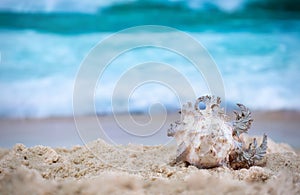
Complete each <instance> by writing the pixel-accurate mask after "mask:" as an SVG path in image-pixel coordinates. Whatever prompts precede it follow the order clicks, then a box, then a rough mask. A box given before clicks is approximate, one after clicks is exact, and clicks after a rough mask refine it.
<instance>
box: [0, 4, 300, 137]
mask: <svg viewBox="0 0 300 195" xmlns="http://www.w3.org/2000/svg"><path fill="white" fill-rule="evenodd" d="M136 25H166V26H170V27H173V28H177V29H179V30H182V31H185V32H187V33H188V34H190V35H191V36H193V37H194V38H195V39H196V40H198V41H199V42H200V43H201V44H202V45H203V46H204V47H205V48H206V49H207V50H208V52H209V53H210V54H211V56H212V57H213V58H214V60H215V62H216V64H217V65H218V67H219V69H220V72H221V75H222V76H223V80H224V85H225V92H226V101H227V104H228V105H229V107H230V106H231V105H233V103H236V102H241V103H244V104H245V105H247V106H249V107H250V108H251V109H252V110H258V111H262V112H265V111H267V112H269V111H283V110H284V111H292V112H298V111H299V110H300V3H299V2H297V1H293V0H227V1H223V0H187V1H185V0H153V1H150V0H129V1H125V0H85V1H77V0H39V1H36V0H1V2H0V52H1V63H0V91H1V95H0V117H1V118H2V119H16V118H17V119H24V118H49V117H52V118H53V117H62V116H63V117H71V116H72V114H73V110H72V95H73V94H72V92H73V84H74V79H75V77H76V73H77V71H78V69H79V66H80V63H81V62H82V60H83V59H84V57H85V56H86V55H87V54H88V52H89V51H90V50H91V49H92V48H93V47H94V46H95V45H96V44H97V43H98V42H99V41H101V40H103V39H104V38H106V37H107V36H109V35H111V34H112V33H114V32H117V31H119V30H122V29H124V28H128V27H133V26H136ZM149 36H151V35H149ZM182 44H183V45H184V44H185V43H182ZM100 60H101V59H100ZM149 60H152V61H158V62H165V63H168V64H172V65H174V67H176V68H177V69H178V70H179V71H180V72H182V73H183V74H185V75H186V76H187V77H188V79H189V80H190V82H191V83H192V84H193V86H195V87H197V86H199V88H200V89H197V90H196V91H197V93H199V94H197V95H199V96H200V95H203V94H206V93H207V89H205V84H203V83H202V84H201V82H200V83H199V78H200V77H201V75H200V76H199V73H197V72H195V71H193V70H190V69H189V67H190V65H189V64H188V62H186V60H185V59H183V58H180V57H178V56H176V55H175V54H173V53H171V52H167V51H161V50H159V49H149V48H148V49H147V48H144V49H140V50H136V51H131V52H128V54H125V55H124V56H120V58H118V59H117V60H116V61H114V62H113V63H112V64H111V66H110V67H109V68H108V69H107V70H106V73H105V77H104V78H103V80H102V82H103V84H102V87H99V89H97V91H96V97H95V100H96V102H95V106H96V110H97V113H99V114H110V113H111V108H110V107H111V105H110V98H111V94H112V89H113V84H114V82H116V81H117V80H118V78H119V76H120V74H121V72H120V67H122V68H123V69H124V70H126V68H129V67H130V66H132V65H134V64H138V63H141V62H144V61H149ZM140 74H141V75H142V74H147V72H145V71H144V72H143V70H141V72H140ZM145 95H146V96H147V98H145ZM120 101H122V100H120ZM157 101H160V102H162V103H164V104H165V106H166V108H167V109H168V110H170V111H173V110H177V109H179V108H180V105H179V102H178V101H177V99H176V98H175V96H174V94H172V93H171V92H170V91H169V90H167V89H166V88H164V87H161V86H156V85H147V86H145V88H140V89H138V90H137V91H136V93H135V94H133V97H132V99H131V100H130V105H131V107H130V109H131V110H132V111H133V112H137V113H144V112H147V108H148V106H149V105H150V104H152V103H154V102H157ZM125 111H126V110H124V108H122V107H120V109H119V110H117V112H120V113H122V112H125ZM92 112H93V111H91V112H90V113H89V112H86V111H85V112H83V113H82V114H83V115H88V114H92ZM288 116H290V115H288ZM297 119H299V118H296V119H295V120H297ZM6 126H7V127H6V128H8V127H9V126H10V125H9V124H7V125H6ZM2 129H3V126H2ZM3 139H4V137H3Z"/></svg>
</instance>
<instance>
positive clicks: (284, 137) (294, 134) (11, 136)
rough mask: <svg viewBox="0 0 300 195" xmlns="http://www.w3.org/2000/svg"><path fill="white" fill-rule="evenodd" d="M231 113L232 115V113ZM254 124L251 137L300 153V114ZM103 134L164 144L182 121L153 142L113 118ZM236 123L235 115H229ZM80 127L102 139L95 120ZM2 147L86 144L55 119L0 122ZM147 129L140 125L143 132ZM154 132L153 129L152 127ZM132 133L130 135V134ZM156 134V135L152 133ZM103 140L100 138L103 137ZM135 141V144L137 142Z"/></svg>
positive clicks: (68, 123)
mask: <svg viewBox="0 0 300 195" xmlns="http://www.w3.org/2000/svg"><path fill="white" fill-rule="evenodd" d="M230 113H231V112H230ZM126 116H127V115H118V117H120V119H121V120H123V121H124V120H125V121H126V120H127V117H126ZM132 116H133V118H134V119H135V120H136V121H137V122H139V123H141V124H146V123H147V122H149V120H150V118H149V116H147V115H144V114H134V115H132ZM252 116H253V119H254V121H253V123H252V127H251V128H250V130H249V135H250V136H254V135H257V136H262V135H263V133H266V134H267V135H268V137H270V138H271V139H273V140H274V141H276V142H284V143H287V144H289V145H291V146H292V147H293V148H295V149H296V150H300V142H299V140H300V112H297V111H267V112H266V111H253V112H252ZM97 117H98V119H99V121H100V123H101V125H102V129H103V131H104V132H106V133H107V134H108V137H110V138H112V140H114V141H116V143H117V144H127V143H136V142H137V144H145V145H158V144H164V143H166V142H167V141H169V140H170V138H168V137H167V135H166V131H167V129H168V128H169V125H170V123H172V122H174V121H175V120H177V119H179V117H180V115H179V114H177V113H170V114H168V115H167V119H166V121H165V123H164V124H163V125H162V128H161V129H160V130H159V131H158V132H156V133H154V137H153V138H152V139H153V140H154V141H153V140H152V141H151V139H150V138H149V139H146V138H143V139H138V138H137V139H135V138H134V140H132V139H133V138H132V137H130V136H128V132H124V131H123V130H122V128H120V127H119V124H117V123H116V122H115V119H114V117H113V115H98V116H97ZM161 118H162V117H161V115H159V114H158V115H154V116H153V120H152V121H153V124H154V126H153V128H157V124H156V123H157V121H159V120H161ZM229 118H230V119H233V116H232V114H231V115H229ZM77 123H79V124H80V127H81V129H84V131H85V132H83V133H82V132H80V133H81V134H84V135H81V136H82V138H83V139H84V140H85V141H86V142H90V141H93V140H96V139H98V138H99V133H98V132H97V129H98V130H99V126H95V121H94V118H93V117H92V116H82V117H78V121H77ZM0 127H1V131H0V147H2V148H11V147H13V146H14V145H15V144H16V143H22V144H24V145H26V146H35V145H45V146H51V147H67V148H70V147H72V146H74V145H83V144H84V143H83V141H82V139H81V137H80V136H79V133H78V131H77V128H76V125H75V121H74V119H73V117H53V118H40V119H34V118H30V119H11V118H7V119H6V118H0ZM143 128H145V126H143V125H141V126H140V129H141V130H142V129H143ZM149 128H151V126H150V127H149ZM129 133H131V132H129ZM151 133H153V132H151ZM100 138H101V136H100ZM135 141H136V142H135Z"/></svg>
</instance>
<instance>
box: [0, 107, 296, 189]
mask: <svg viewBox="0 0 300 195" xmlns="http://www.w3.org/2000/svg"><path fill="white" fill-rule="evenodd" d="M176 117H178V115H171V117H170V118H169V119H167V122H166V125H165V126H163V127H162V130H161V131H159V132H157V133H156V134H155V135H153V136H150V137H149V139H147V138H145V139H140V140H138V139H134V140H132V139H131V137H128V139H125V136H126V134H125V133H124V132H122V133H123V134H122V133H120V132H118V129H117V125H116V124H113V123H112V118H111V117H110V116H107V117H106V116H104V117H101V120H102V121H101V122H102V125H103V128H104V129H105V130H107V133H110V135H111V137H112V138H114V141H116V142H117V145H113V144H109V143H107V142H106V141H104V140H102V139H99V136H98V134H97V131H95V127H94V126H93V125H92V119H91V118H90V117H83V118H80V119H79V120H80V121H79V122H80V124H82V127H83V128H84V129H85V130H86V131H85V132H82V134H83V135H84V134H85V135H88V136H87V137H85V140H84V141H86V142H85V143H87V144H83V142H82V141H83V140H82V139H80V138H79V136H78V132H76V128H75V125H74V121H73V119H68V118H65V119H60V118H58V119H55V118H53V119H51V118H50V119H41V120H31V119H28V120H24V119H23V120H19V119H16V120H4V119H1V120H0V127H1V131H0V144H1V146H0V147H2V149H1V148H0V194H300V156H299V154H300V153H299V151H300V150H299V146H300V145H299V143H300V142H299V138H300V134H299V133H300V131H299V127H300V115H299V113H294V112H284V111H281V112H271V113H264V112H261V113H260V112H255V113H254V123H253V126H252V128H251V129H250V131H249V134H250V136H248V139H249V141H251V139H252V137H251V136H253V135H262V134H263V133H267V135H268V137H269V141H268V152H267V155H266V156H265V158H264V159H263V160H262V161H261V162H259V163H258V164H257V165H256V166H253V167H251V168H250V169H241V170H232V169H230V168H228V167H218V168H213V169H198V168H196V167H194V166H188V165H186V164H184V163H177V164H176V163H174V159H175V156H176V146H175V145H174V144H173V143H172V142H171V143H169V144H166V143H167V142H168V141H169V140H168V139H169V138H167V137H166V129H167V128H168V126H169V124H170V122H172V121H174V120H176ZM159 118H161V117H160V116H158V117H157V120H158V119H159ZM136 119H137V120H138V121H141V122H145V121H147V117H145V116H136ZM154 120H156V119H154ZM97 136H98V137H97ZM258 138H259V139H258V143H260V138H261V137H260V136H259V137H258ZM272 139H273V140H275V141H276V142H274V141H272ZM92 140H94V141H92ZM148 141H149V143H150V145H152V146H146V145H149V144H147V142H148ZM18 142H20V143H23V144H24V145H23V144H15V143H18ZM130 142H131V143H133V144H128V143H130ZM139 142H141V143H142V144H140V143H139ZM281 142H283V143H281ZM160 143H161V144H160ZM284 143H288V144H289V145H288V144H284ZM121 144H122V145H121ZM25 145H26V146H25ZM290 145H291V146H293V148H295V149H296V152H295V151H294V149H293V148H292V147H291V146H290ZM4 147H5V148H6V149H4ZM8 148H10V149H8Z"/></svg>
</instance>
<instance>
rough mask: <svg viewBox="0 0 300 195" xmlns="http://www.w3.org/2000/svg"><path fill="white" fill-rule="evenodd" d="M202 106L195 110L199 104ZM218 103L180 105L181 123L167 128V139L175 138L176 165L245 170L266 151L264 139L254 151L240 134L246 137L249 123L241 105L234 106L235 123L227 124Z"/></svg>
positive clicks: (207, 100)
mask: <svg viewBox="0 0 300 195" xmlns="http://www.w3.org/2000/svg"><path fill="white" fill-rule="evenodd" d="M201 102H202V103H203V104H205V108H204V109H199V103H201ZM220 103H221V99H220V98H219V97H214V96H202V97H200V98H198V99H197V100H196V102H195V104H194V105H193V104H192V103H191V102H188V103H187V104H184V105H183V107H182V110H181V112H180V113H181V121H176V122H175V123H174V124H171V127H170V129H169V130H168V136H171V137H175V139H176V142H177V145H178V148H177V158H176V161H177V162H179V161H184V162H187V163H190V164H192V165H195V166H197V167H199V168H213V167H218V166H222V165H227V166H231V167H232V168H233V169H239V168H248V167H250V166H252V165H254V163H255V162H256V161H257V160H260V159H262V158H263V156H264V155H265V153H266V150H267V136H266V135H264V138H263V142H262V144H261V145H260V146H259V147H257V142H256V140H255V139H254V140H253V143H251V144H250V145H249V147H246V148H245V146H244V145H245V144H244V143H245V142H244V140H243V139H242V136H241V134H243V133H247V132H248V129H249V128H250V126H251V123H252V121H253V119H252V118H251V112H250V111H249V109H248V108H246V107H245V106H244V105H242V104H237V105H238V106H239V107H240V109H241V113H238V112H235V114H236V120H235V121H233V122H231V123H229V122H227V121H226V118H227V116H226V115H225V113H224V109H223V108H220Z"/></svg>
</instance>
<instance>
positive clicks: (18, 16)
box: [0, 0, 300, 34]
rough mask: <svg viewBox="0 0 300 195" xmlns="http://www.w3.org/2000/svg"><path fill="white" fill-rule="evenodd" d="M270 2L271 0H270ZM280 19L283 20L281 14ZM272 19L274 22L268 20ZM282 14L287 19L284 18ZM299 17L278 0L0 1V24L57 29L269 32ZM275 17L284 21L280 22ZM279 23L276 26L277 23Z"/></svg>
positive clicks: (291, 5)
mask: <svg viewBox="0 0 300 195" xmlns="http://www.w3.org/2000/svg"><path fill="white" fill-rule="evenodd" d="M274 2H275V3H274ZM283 19H284V20H285V21H284V22H283V21H282V20H283ZM274 20H277V21H278V22H276V23H274V22H273V21H274ZM286 20H288V21H286ZM292 20H295V21H296V22H297V21H299V20H300V7H299V5H298V4H294V3H293V1H283V0H276V1H270V0H264V1H249V0H230V1H220V0H217V1H208V0H200V1H197V0H191V1H173V0H169V1H158V0H157V1H142V0H134V1H120V0H116V1H112V2H110V1H91V0H90V1H82V2H81V3H78V2H76V3H74V2H73V0H64V1H29V2H26V4H25V3H24V1H17V0H13V1H10V0H9V1H2V2H1V3H0V28H2V29H14V30H16V29H20V30H24V29H33V30H36V31H43V32H52V33H60V34H76V33H91V32H103V31H109V32H111V31H118V30H121V29H124V28H128V27H132V26H137V25H147V24H156V25H166V26H170V27H175V28H179V29H181V30H187V31H222V32H225V31H255V32H257V31H263V32H273V31H277V30H281V29H285V27H286V26H287V25H288V26H291V25H292V26H298V28H297V29H295V30H298V31H299V28H300V27H299V26H300V25H298V23H293V22H292ZM280 21H282V22H283V23H288V24H280ZM278 25H279V26H278Z"/></svg>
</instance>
